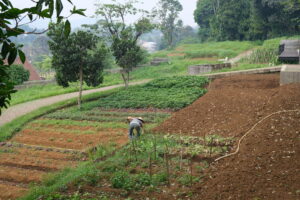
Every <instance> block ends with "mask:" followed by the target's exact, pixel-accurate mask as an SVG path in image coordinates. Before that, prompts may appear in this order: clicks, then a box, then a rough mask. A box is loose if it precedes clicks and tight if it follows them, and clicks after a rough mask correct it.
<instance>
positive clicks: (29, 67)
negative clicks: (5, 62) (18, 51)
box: [14, 58, 42, 81]
mask: <svg viewBox="0 0 300 200" xmlns="http://www.w3.org/2000/svg"><path fill="white" fill-rule="evenodd" d="M14 64H16V65H22V66H23V67H24V68H25V69H27V70H28V71H29V72H30V77H29V81H39V80H42V79H41V77H40V76H39V74H38V73H37V71H36V70H35V69H34V67H33V66H32V65H31V63H30V62H29V61H28V60H27V59H26V61H25V63H24V64H23V63H22V62H21V60H20V58H17V59H16V60H15V62H14Z"/></svg>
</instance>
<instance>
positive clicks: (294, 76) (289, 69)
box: [280, 65, 300, 85]
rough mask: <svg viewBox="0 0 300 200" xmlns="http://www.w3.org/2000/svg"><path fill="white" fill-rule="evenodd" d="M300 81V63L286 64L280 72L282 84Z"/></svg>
mask: <svg viewBox="0 0 300 200" xmlns="http://www.w3.org/2000/svg"><path fill="white" fill-rule="evenodd" d="M289 83H300V65H284V66H283V67H282V69H281V72H280V85H285V84H289Z"/></svg>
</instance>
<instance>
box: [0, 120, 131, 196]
mask: <svg viewBox="0 0 300 200" xmlns="http://www.w3.org/2000/svg"><path fill="white" fill-rule="evenodd" d="M86 130H92V131H93V132H94V133H93V134H85V131H86ZM126 132H127V130H126V129H122V128H119V129H111V128H105V129H99V130H97V129H95V128H94V127H85V130H83V129H82V128H81V127H79V126H70V125H65V126H64V125H60V126H59V129H57V128H56V127H52V126H49V125H43V124H38V120H37V121H36V122H35V123H33V124H32V125H29V126H28V127H26V128H25V129H23V130H22V131H20V132H19V133H18V134H16V136H15V137H13V138H12V139H11V140H10V141H9V142H7V143H1V144H0V191H1V192H0V200H7V199H16V198H17V197H20V196H22V195H24V194H26V192H27V191H28V189H29V185H32V184H38V183H40V182H41V180H42V179H43V177H45V175H46V174H48V173H49V172H55V171H58V170H61V169H63V168H66V167H75V166H76V165H77V164H78V162H79V161H80V158H81V154H80V152H84V151H85V150H87V149H88V148H91V147H94V146H97V145H99V144H106V145H107V144H110V143H114V144H116V145H117V146H122V145H124V144H125V143H126V142H127V141H128V138H127V134H126Z"/></svg>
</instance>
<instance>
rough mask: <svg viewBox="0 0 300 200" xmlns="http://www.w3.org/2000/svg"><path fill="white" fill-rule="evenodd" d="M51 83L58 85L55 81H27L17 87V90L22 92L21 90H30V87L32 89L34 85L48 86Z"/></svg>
mask: <svg viewBox="0 0 300 200" xmlns="http://www.w3.org/2000/svg"><path fill="white" fill-rule="evenodd" d="M51 83H56V81H55V80H42V81H26V82H24V83H23V84H22V85H16V86H15V89H16V90H20V89H24V88H28V87H31V86H34V85H47V84H51Z"/></svg>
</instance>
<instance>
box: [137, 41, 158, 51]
mask: <svg viewBox="0 0 300 200" xmlns="http://www.w3.org/2000/svg"><path fill="white" fill-rule="evenodd" d="M139 45H140V46H141V47H142V48H143V49H146V50H147V51H148V52H149V53H153V52H155V51H156V50H157V44H156V43H155V42H145V41H140V42H139Z"/></svg>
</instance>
